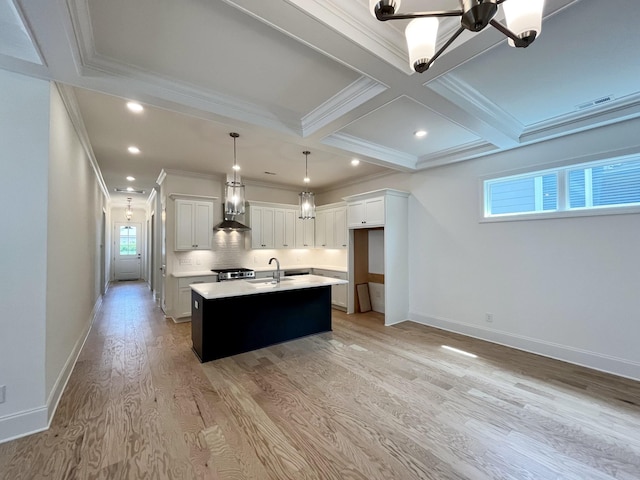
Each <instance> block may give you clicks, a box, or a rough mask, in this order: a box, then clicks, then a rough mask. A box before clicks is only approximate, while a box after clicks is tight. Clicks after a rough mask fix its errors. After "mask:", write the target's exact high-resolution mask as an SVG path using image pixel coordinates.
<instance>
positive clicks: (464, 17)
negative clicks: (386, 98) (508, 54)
mask: <svg viewBox="0 0 640 480" xmlns="http://www.w3.org/2000/svg"><path fill="white" fill-rule="evenodd" d="M400 2H401V0H369V7H370V9H371V12H372V13H373V15H374V16H375V17H376V18H377V19H378V20H380V21H381V22H384V21H387V20H407V19H411V22H409V24H408V25H407V27H406V29H405V37H406V39H407V48H408V50H409V64H410V66H411V68H413V69H414V70H415V71H416V72H418V73H423V72H426V71H427V70H428V69H429V67H430V66H431V65H432V64H433V62H434V61H435V60H436V59H437V58H438V57H439V56H440V55H441V54H442V53H443V52H444V51H445V50H446V49H447V48H449V46H450V45H451V44H452V43H453V42H454V41H455V39H456V38H458V37H459V36H460V34H461V33H462V32H464V31H465V30H470V31H472V32H479V31H481V30H483V29H484V28H485V27H486V26H487V25H491V26H492V27H493V28H495V29H496V30H498V31H499V32H501V33H502V34H504V35H505V36H506V37H508V38H509V45H511V46H512V47H519V48H526V47H528V46H529V45H531V44H532V43H533V41H534V40H535V39H536V37H537V36H538V35H540V30H541V29H542V10H543V8H544V0H459V3H460V8H459V9H457V10H441V11H432V12H415V13H397V12H398V11H399V9H400ZM501 4H503V7H502V8H503V9H504V16H505V20H506V22H507V26H506V27H505V26H504V25H502V24H501V23H500V22H498V21H497V20H494V18H493V17H495V15H496V13H497V12H498V5H501ZM438 17H461V19H460V28H458V30H456V32H455V33H454V34H453V35H452V36H451V38H449V40H447V41H446V42H445V43H444V45H443V46H442V47H441V48H440V50H438V51H437V52H436V42H437V39H438V26H439V22H438Z"/></svg>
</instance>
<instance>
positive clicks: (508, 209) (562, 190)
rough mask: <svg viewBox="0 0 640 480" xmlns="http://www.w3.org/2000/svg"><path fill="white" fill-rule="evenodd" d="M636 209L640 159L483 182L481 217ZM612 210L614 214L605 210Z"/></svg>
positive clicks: (574, 166) (639, 182) (593, 163)
mask: <svg viewBox="0 0 640 480" xmlns="http://www.w3.org/2000/svg"><path fill="white" fill-rule="evenodd" d="M611 207H640V158H632V159H618V160H607V161H604V162H591V163H588V164H582V165H573V166H569V167H561V168H554V169H550V170H542V171H537V172H530V173H526V174H521V175H513V176H509V177H500V178H493V179H490V180H485V181H484V217H485V218H493V217H510V216H511V217H513V216H516V215H528V214H533V215H539V214H545V213H547V214H551V215H550V216H557V214H560V215H561V214H563V213H564V214H567V212H578V211H593V210H595V209H599V210H600V212H599V213H602V209H606V208H611ZM609 213H616V212H611V211H610V212H609Z"/></svg>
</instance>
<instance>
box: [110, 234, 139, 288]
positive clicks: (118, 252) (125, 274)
mask: <svg viewBox="0 0 640 480" xmlns="http://www.w3.org/2000/svg"><path fill="white" fill-rule="evenodd" d="M140 228H141V227H140V224H139V223H132V222H127V223H120V222H117V223H116V226H115V232H114V233H115V234H114V239H115V249H114V250H115V255H114V257H115V279H116V280H138V279H139V278H140V264H141V257H142V245H141V244H140Z"/></svg>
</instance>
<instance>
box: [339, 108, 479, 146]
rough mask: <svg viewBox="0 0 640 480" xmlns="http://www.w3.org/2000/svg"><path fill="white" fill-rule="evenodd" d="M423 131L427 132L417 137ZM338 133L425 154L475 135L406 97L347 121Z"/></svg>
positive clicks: (467, 139) (477, 138)
mask: <svg viewBox="0 0 640 480" xmlns="http://www.w3.org/2000/svg"><path fill="white" fill-rule="evenodd" d="M420 130H424V131H426V132H427V135H426V136H424V137H417V136H416V135H415V133H416V132H418V131H420ZM340 133H343V134H346V135H349V136H351V137H356V138H359V139H361V140H363V141H365V142H369V143H372V144H376V145H381V146H384V147H386V148H389V149H392V150H397V151H399V152H405V153H408V154H410V155H413V156H415V157H425V156H429V155H433V154H437V153H438V152H441V151H446V150H450V149H452V148H455V147H458V146H459V145H464V144H468V143H471V142H475V141H477V140H479V137H478V136H477V135H475V134H473V133H471V132H469V131H468V130H466V129H464V128H462V127H461V126H459V125H457V124H455V123H453V122H451V121H449V120H447V119H446V118H444V117H442V116H441V115H439V114H438V113H436V112H434V111H433V110H431V109H429V108H427V107H426V106H424V105H422V104H420V103H418V102H416V101H415V100H412V99H411V98H409V97H405V96H402V97H399V98H397V99H395V100H394V101H392V102H390V103H388V104H386V105H385V106H383V107H381V108H379V109H377V110H375V111H373V112H371V113H369V114H368V115H365V116H364V117H362V118H360V119H358V120H356V121H355V122H353V123H351V124H350V125H348V126H347V127H345V128H344V129H342V130H341V131H340Z"/></svg>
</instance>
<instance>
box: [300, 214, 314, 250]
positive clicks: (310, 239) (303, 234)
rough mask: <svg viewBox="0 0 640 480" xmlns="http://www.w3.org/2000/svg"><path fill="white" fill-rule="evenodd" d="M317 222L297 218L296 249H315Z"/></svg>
mask: <svg viewBox="0 0 640 480" xmlns="http://www.w3.org/2000/svg"><path fill="white" fill-rule="evenodd" d="M314 227H315V222H314V221H313V220H311V219H307V220H302V219H301V218H296V248H313V246H314V238H315V228H314Z"/></svg>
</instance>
